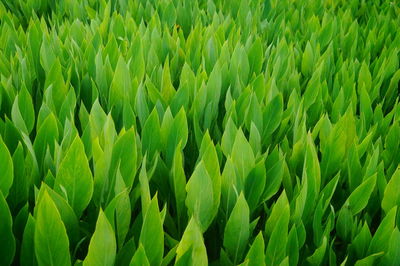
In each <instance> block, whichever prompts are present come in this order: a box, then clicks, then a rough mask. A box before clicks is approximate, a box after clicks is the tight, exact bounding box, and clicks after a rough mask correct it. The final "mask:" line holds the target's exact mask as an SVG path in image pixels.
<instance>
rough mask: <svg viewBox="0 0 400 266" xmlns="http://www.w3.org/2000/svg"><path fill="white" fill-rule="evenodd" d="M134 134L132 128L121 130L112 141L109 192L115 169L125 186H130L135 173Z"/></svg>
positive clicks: (111, 187)
mask: <svg viewBox="0 0 400 266" xmlns="http://www.w3.org/2000/svg"><path fill="white" fill-rule="evenodd" d="M136 149H137V148H136V134H135V130H134V129H133V128H131V129H129V130H128V131H126V132H123V133H121V134H120V136H118V139H117V141H116V142H115V143H114V147H113V150H112V155H111V164H110V177H109V178H111V181H110V183H111V184H110V187H109V193H111V192H114V186H115V183H116V175H117V171H118V170H119V171H120V172H121V176H122V178H123V180H124V183H125V186H126V187H129V188H130V187H132V184H133V181H134V180H135V175H136V168H137V166H136V164H137V162H136V160H137V150H136ZM112 195H113V193H111V195H110V194H109V197H108V200H111V197H112Z"/></svg>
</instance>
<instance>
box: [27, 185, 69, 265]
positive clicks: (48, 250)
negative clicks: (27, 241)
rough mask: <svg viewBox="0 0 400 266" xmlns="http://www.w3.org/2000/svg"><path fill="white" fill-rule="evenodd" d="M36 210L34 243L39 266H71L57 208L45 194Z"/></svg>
mask: <svg viewBox="0 0 400 266" xmlns="http://www.w3.org/2000/svg"><path fill="white" fill-rule="evenodd" d="M36 208H37V215H36V223H35V240H34V241H35V254H36V259H37V261H38V263H39V265H55V266H56V265H57V266H58V265H71V257H70V254H69V241H68V236H67V232H66V230H65V227H64V224H63V222H62V221H61V216H60V214H59V212H58V210H57V207H56V205H55V204H54V202H53V200H52V199H51V197H50V196H49V194H48V193H47V192H45V193H44V195H43V198H42V199H41V200H40V202H39V203H38V205H37V206H36Z"/></svg>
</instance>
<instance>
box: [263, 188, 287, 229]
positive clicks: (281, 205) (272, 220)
mask: <svg viewBox="0 0 400 266" xmlns="http://www.w3.org/2000/svg"><path fill="white" fill-rule="evenodd" d="M288 212H290V210H289V201H288V198H287V196H286V192H285V191H282V193H281V195H280V196H279V198H278V200H277V201H276V203H275V205H274V206H273V207H272V211H271V214H270V215H269V217H268V220H267V222H266V223H265V234H266V235H267V236H268V237H270V236H271V234H272V232H273V230H274V228H275V225H276V224H277V223H278V221H279V220H280V218H281V216H282V215H286V214H287V213H288Z"/></svg>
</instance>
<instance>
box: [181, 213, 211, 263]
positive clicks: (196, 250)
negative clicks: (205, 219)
mask: <svg viewBox="0 0 400 266" xmlns="http://www.w3.org/2000/svg"><path fill="white" fill-rule="evenodd" d="M185 255H186V256H189V258H190V259H191V261H192V265H193V266H202V265H207V264H208V259H207V251H206V247H205V245H204V241H203V235H202V233H201V230H200V227H199V226H198V224H197V222H196V219H194V218H193V217H192V218H191V219H190V221H189V223H188V225H187V227H186V229H185V232H184V233H183V236H182V239H181V241H180V242H179V245H178V248H177V249H176V260H175V263H177V262H179V260H180V259H182V257H183V256H185Z"/></svg>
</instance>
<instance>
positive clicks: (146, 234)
mask: <svg viewBox="0 0 400 266" xmlns="http://www.w3.org/2000/svg"><path fill="white" fill-rule="evenodd" d="M139 243H141V244H142V245H143V247H144V250H145V251H146V255H147V258H148V260H149V263H150V265H160V264H161V261H162V258H163V255H164V231H163V223H162V220H161V215H160V211H159V209H158V200H157V195H156V196H154V198H153V199H152V200H151V203H150V205H149V208H148V209H147V212H146V213H145V214H144V217H143V226H142V230H141V232H140V238H139Z"/></svg>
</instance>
